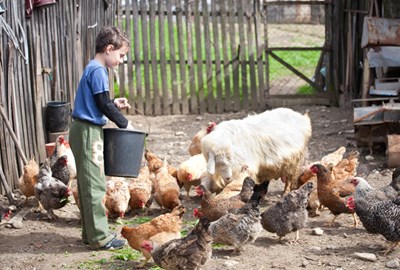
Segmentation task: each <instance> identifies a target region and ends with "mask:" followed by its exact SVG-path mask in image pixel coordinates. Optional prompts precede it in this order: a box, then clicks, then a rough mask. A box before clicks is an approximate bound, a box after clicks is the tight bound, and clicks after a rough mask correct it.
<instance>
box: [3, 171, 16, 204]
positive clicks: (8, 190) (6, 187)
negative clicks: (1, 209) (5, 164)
mask: <svg viewBox="0 0 400 270" xmlns="http://www.w3.org/2000/svg"><path fill="white" fill-rule="evenodd" d="M0 180H1V183H2V184H3V187H4V190H5V191H6V195H7V199H8V201H9V203H10V205H14V196H13V193H12V191H11V188H10V186H9V185H8V183H7V179H6V176H5V175H4V172H3V168H2V167H1V166H0Z"/></svg>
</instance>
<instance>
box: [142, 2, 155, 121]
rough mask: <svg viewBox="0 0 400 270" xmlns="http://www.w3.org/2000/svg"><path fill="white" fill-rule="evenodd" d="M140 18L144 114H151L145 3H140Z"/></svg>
mask: <svg viewBox="0 0 400 270" xmlns="http://www.w3.org/2000/svg"><path fill="white" fill-rule="evenodd" d="M140 12H141V13H140V18H141V20H142V45H143V49H142V50H143V62H144V63H143V65H144V70H143V72H144V88H145V92H146V94H145V113H146V114H151V113H152V108H151V105H152V103H151V102H152V98H151V88H150V68H149V35H148V26H147V25H148V23H147V3H146V1H140Z"/></svg>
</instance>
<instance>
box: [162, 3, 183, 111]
mask: <svg viewBox="0 0 400 270" xmlns="http://www.w3.org/2000/svg"><path fill="white" fill-rule="evenodd" d="M171 1H172V0H167V1H165V2H166V9H167V20H168V36H169V59H170V69H171V89H172V113H173V114H179V113H180V108H179V94H178V76H177V73H176V72H177V71H176V58H175V35H174V20H173V18H172V13H173V12H172V4H171Z"/></svg>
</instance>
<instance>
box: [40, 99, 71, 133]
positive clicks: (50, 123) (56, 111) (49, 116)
mask: <svg viewBox="0 0 400 270" xmlns="http://www.w3.org/2000/svg"><path fill="white" fill-rule="evenodd" d="M70 113H71V110H70V106H69V102H62V101H51V102H49V103H47V107H46V129H47V131H49V132H62V131H67V130H68V126H69V119H70Z"/></svg>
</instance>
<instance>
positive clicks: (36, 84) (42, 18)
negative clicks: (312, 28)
mask: <svg viewBox="0 0 400 270" xmlns="http://www.w3.org/2000/svg"><path fill="white" fill-rule="evenodd" d="M108 2H110V3H109V4H108ZM112 2H113V1H98V0H69V1H64V0H62V1H57V3H56V4H54V5H49V6H46V7H41V8H34V9H33V12H32V15H31V17H26V11H25V3H24V1H14V0H5V1H4V3H5V6H6V8H7V10H6V12H5V13H4V14H2V15H0V17H1V18H0V30H1V32H2V36H1V41H0V65H1V67H0V105H1V108H2V109H4V118H3V117H0V177H1V179H0V180H2V181H3V180H4V179H5V181H6V182H7V183H8V186H9V187H10V188H11V189H13V188H16V187H17V180H18V178H19V176H20V175H21V173H22V168H23V164H24V163H25V161H24V160H26V159H29V158H31V157H35V158H36V160H37V162H43V161H44V158H45V155H46V154H45V143H46V142H47V141H46V140H47V134H46V131H45V126H44V124H45V121H44V115H45V107H46V104H47V102H49V101H54V100H56V101H66V102H71V101H72V100H73V97H74V95H75V91H76V88H77V85H78V81H79V77H80V75H81V73H82V70H83V67H84V66H85V65H86V64H87V62H88V59H90V58H91V57H93V55H94V38H95V36H96V34H97V32H98V31H99V29H100V27H101V26H103V25H106V24H112V23H113V14H114V13H115V3H112ZM6 121H8V122H9V124H10V128H8V127H7V125H6ZM12 134H15V138H16V141H17V143H15V142H14V140H13V139H12ZM18 148H19V150H18ZM19 153H22V155H23V156H25V157H22V155H21V154H19ZM0 193H4V188H3V186H2V185H0Z"/></svg>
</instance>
